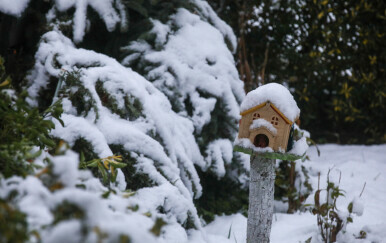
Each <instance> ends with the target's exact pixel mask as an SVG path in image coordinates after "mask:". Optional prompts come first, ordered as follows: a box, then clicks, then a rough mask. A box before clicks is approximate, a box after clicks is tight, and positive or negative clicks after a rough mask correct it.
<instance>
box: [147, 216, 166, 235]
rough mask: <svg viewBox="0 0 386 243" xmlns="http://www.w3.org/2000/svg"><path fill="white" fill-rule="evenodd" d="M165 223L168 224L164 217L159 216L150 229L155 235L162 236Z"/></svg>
mask: <svg viewBox="0 0 386 243" xmlns="http://www.w3.org/2000/svg"><path fill="white" fill-rule="evenodd" d="M164 225H167V223H166V222H165V221H164V220H163V219H162V218H157V219H156V221H155V223H154V226H153V228H151V229H150V232H151V233H153V234H154V235H155V236H160V234H161V229H162V227H163V226H164Z"/></svg>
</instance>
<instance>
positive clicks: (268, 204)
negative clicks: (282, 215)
mask: <svg viewBox="0 0 386 243" xmlns="http://www.w3.org/2000/svg"><path fill="white" fill-rule="evenodd" d="M274 184H275V159H268V158H262V157H258V156H251V169H250V182H249V209H248V226H247V243H269V237H270V233H271V226H272V215H273V200H274V199H273V194H274Z"/></svg>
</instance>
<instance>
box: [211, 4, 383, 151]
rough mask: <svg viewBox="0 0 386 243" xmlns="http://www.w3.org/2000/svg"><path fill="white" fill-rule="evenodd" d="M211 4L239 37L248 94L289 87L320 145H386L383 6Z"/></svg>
mask: <svg viewBox="0 0 386 243" xmlns="http://www.w3.org/2000/svg"><path fill="white" fill-rule="evenodd" d="M209 2H210V3H211V4H212V6H213V7H214V8H215V9H216V10H217V13H218V14H219V15H220V17H221V18H223V19H224V20H225V21H226V22H228V24H230V25H231V26H232V27H233V29H234V31H235V33H236V34H237V36H238V37H239V45H238V50H237V54H236V59H237V62H238V68H239V72H240V75H241V79H242V80H243V81H244V82H245V84H246V85H245V88H246V91H249V90H251V89H254V88H255V87H257V86H258V85H259V84H263V83H269V82H279V83H284V82H285V83H287V84H288V86H289V87H291V88H294V89H293V90H292V91H294V95H295V99H296V101H297V102H298V105H299V107H300V108H301V110H302V113H301V122H302V123H301V125H302V127H303V128H304V129H306V130H308V131H310V132H311V134H312V138H313V139H314V140H315V141H317V142H319V143H325V142H333V143H345V144H346V143H358V144H374V143H384V142H385V141H386V130H385V129H386V128H385V125H384V124H385V121H386V119H385V114H386V107H385V97H386V85H385V78H386V75H385V62H386V55H385V54H386V53H385V52H386V48H385V47H386V12H385V8H386V3H385V2H384V1H380V0H377V1H364V0H362V1H351V0H344V1H328V0H306V1H299V0H290V1H266V0H262V1H248V0H211V1H209Z"/></svg>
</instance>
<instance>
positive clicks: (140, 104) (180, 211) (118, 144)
mask: <svg viewBox="0 0 386 243" xmlns="http://www.w3.org/2000/svg"><path fill="white" fill-rule="evenodd" d="M7 3H8V2H7ZM122 3H123V4H122ZM28 4H29V1H24V2H23V5H17V6H16V4H14V5H12V6H11V5H9V6H8V5H7V6H6V5H5V4H0V5H1V6H0V11H2V12H4V13H8V14H13V15H15V16H19V15H22V14H23V11H25V9H26V8H27V7H28V6H29V5H28ZM135 4H137V5H135ZM135 4H134V3H128V2H126V1H125V2H124V1H122V2H121V1H119V0H99V1H87V0H86V1H62V0H55V1H51V2H50V4H49V5H48V6H49V10H47V12H46V13H45V18H46V20H47V26H44V28H46V29H48V32H47V33H45V34H44V35H42V36H41V38H40V42H39V45H38V50H37V52H36V54H35V65H34V67H33V68H32V69H31V70H30V72H29V75H28V77H27V79H28V81H29V84H28V93H29V95H30V97H29V99H28V102H29V103H30V104H32V105H35V106H37V107H39V109H45V108H47V107H48V106H49V105H50V104H52V103H53V102H54V101H56V100H57V99H58V98H60V99H61V100H62V104H63V109H64V114H63V115H62V117H61V118H62V120H63V122H64V126H62V124H60V123H59V122H57V121H55V129H54V130H53V131H52V133H51V135H52V136H54V137H55V138H57V139H58V140H59V139H61V140H64V141H66V142H67V143H68V144H69V146H70V147H71V148H72V149H73V150H75V151H76V152H78V153H79V154H80V155H81V157H82V158H84V159H85V160H86V161H87V160H92V159H96V158H105V157H109V156H112V155H121V156H122V162H123V163H125V164H126V165H127V166H126V167H124V168H122V169H121V170H119V172H118V174H117V178H116V182H110V181H107V180H104V182H103V183H102V184H103V186H105V187H106V188H107V189H108V190H109V189H111V190H115V191H117V190H119V191H121V192H122V191H124V190H126V189H130V190H131V191H134V192H135V195H133V196H131V197H130V201H131V202H133V205H132V206H130V207H132V208H134V209H136V210H138V212H139V213H142V214H149V215H150V214H151V222H152V223H156V222H160V221H159V220H158V218H160V219H162V220H163V221H162V222H165V223H166V224H167V226H164V228H163V229H165V230H162V231H161V232H159V234H160V235H161V239H169V238H170V237H171V235H172V234H177V235H178V239H180V240H181V241H185V240H186V239H188V238H191V237H193V236H194V235H196V236H197V235H199V236H198V237H202V236H200V235H201V233H202V231H201V222H200V220H199V217H198V214H197V210H196V207H195V206H194V204H193V200H194V199H197V198H199V197H200V196H201V195H202V192H203V190H202V182H201V181H200V177H199V173H201V175H204V176H202V178H207V176H206V174H207V173H208V171H210V173H212V174H214V175H215V180H218V179H219V178H224V177H225V178H228V179H229V178H231V179H232V183H233V184H232V187H233V188H236V189H237V188H240V185H241V183H244V184H245V178H246V177H245V171H246V169H247V166H246V164H247V163H245V162H246V160H245V157H243V156H242V155H240V154H237V153H233V152H232V141H233V139H234V136H235V135H236V132H237V121H238V118H239V115H238V105H239V103H240V102H241V100H242V98H243V96H244V93H243V85H242V82H241V81H240V80H239V78H238V73H237V70H236V68H235V63H234V60H233V57H232V53H231V51H230V50H234V49H235V43H236V38H235V36H234V34H233V32H232V30H231V29H230V27H229V26H227V25H226V24H225V23H224V22H223V21H221V20H220V19H219V18H218V17H217V15H216V14H215V12H214V11H213V10H212V9H211V8H210V6H209V5H208V4H207V3H206V2H205V1H201V0H192V1H189V2H186V3H182V2H181V1H170V2H168V3H161V2H157V1H137V2H136V3H135ZM142 5H143V6H142ZM144 6H146V7H147V8H144ZM155 6H157V7H158V6H160V7H165V8H170V10H171V11H169V12H170V13H171V14H170V15H168V16H162V19H161V18H159V19H157V18H154V19H152V20H151V23H152V28H151V31H150V32H149V33H142V34H144V35H143V36H146V34H147V36H153V37H154V38H155V39H153V40H156V42H153V43H151V42H149V43H147V41H150V39H143V40H139V41H134V42H131V43H127V44H128V45H129V48H128V49H130V51H131V52H130V56H128V58H125V60H124V61H123V63H124V65H125V66H124V65H122V64H121V63H119V62H118V61H116V60H115V59H113V58H111V57H109V56H107V55H104V54H101V53H97V52H95V51H93V50H87V49H82V48H79V45H82V41H83V40H85V39H86V38H89V37H87V35H88V33H89V31H90V29H92V28H93V26H95V25H94V24H95V23H94V22H93V21H94V20H95V16H97V18H99V19H98V21H99V22H102V23H104V24H105V29H107V31H108V32H113V31H114V29H115V28H116V27H117V26H118V25H120V26H121V30H123V31H124V30H125V29H127V27H128V25H127V24H128V18H127V16H128V14H129V13H132V12H130V11H129V10H128V9H129V8H130V9H136V12H141V16H146V17H151V14H152V13H154V12H155V11H154V10H155ZM11 7H12V8H11ZM182 7H184V8H182ZM151 8H154V9H151ZM144 9H145V10H146V11H144ZM156 10H157V11H158V12H160V11H159V10H158V9H156ZM169 12H168V13H169ZM95 14H96V15H95ZM136 18H137V17H136V16H135V15H134V17H133V15H131V16H130V21H132V22H133V23H134V24H135V23H136V22H135V21H137V20H138V19H136ZM132 22H130V23H132ZM99 24H100V23H99ZM98 26H100V25H98ZM44 28H42V29H44ZM146 31H147V30H146V28H144V31H143V32H146ZM114 33H115V32H114ZM120 34H122V33H120ZM122 35H123V34H122ZM163 38H164V39H163ZM127 39H130V38H127ZM88 41H89V40H88ZM153 44H154V45H153ZM146 45H149V48H148V49H146V50H144V51H147V52H146V53H142V54H143V58H144V59H143V60H142V59H138V60H137V64H138V63H142V64H140V65H145V66H147V67H148V68H147V69H146V70H145V69H144V68H139V66H137V64H134V63H130V60H132V61H135V60H134V59H135V58H141V57H139V56H138V55H141V54H140V52H138V49H135V48H134V47H135V46H137V47H141V46H146ZM85 46H87V45H85ZM121 47H122V46H119V45H118V46H114V48H115V49H117V50H120V48H121ZM134 57H135V58H134ZM148 58H149V59H148ZM145 59H146V60H145ZM131 66H132V67H133V68H135V70H136V71H138V72H139V74H138V73H137V72H134V71H132V69H131ZM165 70H166V71H165ZM141 75H142V76H141ZM146 79H148V80H150V81H151V82H152V83H151V82H149V81H148V80H146ZM75 157H76V156H75V155H71V156H69V157H68V160H74V159H75ZM61 163H70V162H66V159H62V160H61ZM101 171H102V170H98V169H92V168H91V172H92V173H93V175H94V176H98V177H102V175H101V174H100V172H101ZM107 172H108V173H110V172H111V171H107ZM111 176H113V177H114V175H111ZM74 178H75V177H73V178H70V177H69V178H68V180H74ZM18 180H19V181H18V182H17V183H19V184H23V183H24V180H22V179H18ZM89 180H93V179H92V178H91V177H88V178H86V179H85V180H84V181H85V183H87V181H89ZM113 181H114V180H113ZM68 183H71V182H68ZM224 185H225V184H224ZM72 186H73V185H72ZM78 189H79V188H78ZM78 189H77V190H78ZM79 190H80V189H79ZM99 192H100V191H99ZM90 193H92V192H90ZM224 193H225V194H228V195H230V194H232V193H233V192H232V191H231V190H224ZM117 194H119V192H117ZM74 195H75V198H72V199H73V200H76V197H78V195H79V193H76V192H74ZM79 197H80V196H79ZM98 197H99V195H98ZM62 199H63V200H62V202H63V203H64V201H65V196H64V197H63V198H62ZM83 199H84V200H86V201H87V200H88V199H86V198H83ZM20 200H22V198H20ZM79 200H82V199H79ZM95 200H96V201H98V200H97V199H95ZM72 203H75V202H73V201H70V204H71V205H64V206H63V207H65V208H66V207H67V206H69V207H70V208H72V209H73V210H74V211H75V212H77V211H79V210H78V207H79V205H72ZM95 203H96V204H98V203H101V202H95ZM75 204H76V203H75ZM136 205H138V207H137V206H136ZM92 208H93V207H92ZM94 209H95V208H94ZM90 210H91V209H90ZM233 210H237V207H236V209H233ZM22 211H23V209H22ZM24 211H25V210H24ZM26 213H27V219H28V220H29V219H30V218H31V217H33V215H32V214H31V212H26ZM210 213H212V212H210ZM80 214H82V213H80ZM117 217H120V216H119V213H117ZM98 220H102V219H101V218H100V219H98ZM98 220H96V221H95V222H97V221H98ZM157 220H158V221H157ZM75 224H79V222H77V223H76V222H74V225H73V226H68V225H67V226H63V227H70V228H71V227H74V228H73V229H77V227H78V226H76V225H75ZM80 224H83V221H82V222H80ZM169 225H170V226H171V227H169ZM79 227H81V229H83V228H84V227H83V226H79ZM79 227H78V228H79ZM90 227H91V226H90ZM92 227H94V226H92ZM86 228H87V227H86ZM95 230H96V231H99V232H100V233H101V234H102V235H103V234H104V232H105V231H104V230H103V229H101V228H99V229H95ZM110 230H112V229H108V230H107V231H110ZM195 232H196V233H195ZM106 233H107V232H106ZM53 237H54V238H55V234H54V235H53ZM57 237H58V239H60V235H58V236H57ZM52 239H53V238H52ZM86 239H87V238H86Z"/></svg>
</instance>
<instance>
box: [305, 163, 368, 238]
mask: <svg viewBox="0 0 386 243" xmlns="http://www.w3.org/2000/svg"><path fill="white" fill-rule="evenodd" d="M330 171H331V170H329V171H328V173H327V188H326V189H320V188H319V182H318V190H317V191H316V192H315V195H314V201H315V204H314V205H313V207H312V208H311V212H312V213H313V214H314V215H316V216H317V223H318V227H319V233H320V235H321V236H322V240H323V242H325V243H330V242H336V240H337V236H338V234H339V232H343V233H345V229H346V226H347V224H348V223H352V222H353V215H352V214H356V215H358V216H361V215H362V212H363V207H362V206H361V205H362V204H360V203H359V202H358V201H359V199H357V198H356V199H354V200H353V201H352V202H350V203H349V205H348V207H347V212H346V211H341V210H339V209H338V208H337V206H336V202H337V200H338V198H339V197H340V196H344V191H343V190H342V189H340V187H339V185H340V179H341V173H340V175H339V180H338V183H337V184H336V183H334V182H332V181H331V180H330ZM319 180H320V175H319ZM323 191H324V192H325V199H324V200H323V199H322V198H321V192H323Z"/></svg>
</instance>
